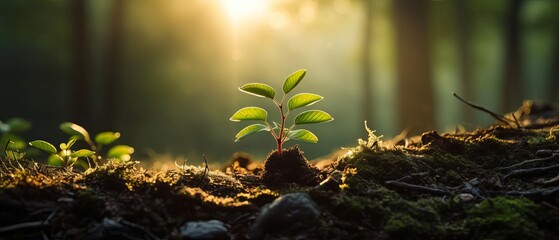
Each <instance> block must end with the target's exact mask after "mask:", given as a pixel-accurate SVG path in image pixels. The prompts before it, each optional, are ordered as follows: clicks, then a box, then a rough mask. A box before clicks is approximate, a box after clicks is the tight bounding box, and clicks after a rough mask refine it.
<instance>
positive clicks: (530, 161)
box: [499, 153, 559, 170]
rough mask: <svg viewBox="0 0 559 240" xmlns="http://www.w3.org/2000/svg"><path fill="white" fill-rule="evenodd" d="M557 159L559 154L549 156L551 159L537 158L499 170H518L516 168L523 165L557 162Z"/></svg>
mask: <svg viewBox="0 0 559 240" xmlns="http://www.w3.org/2000/svg"><path fill="white" fill-rule="evenodd" d="M555 159H559V153H554V154H553V155H551V156H549V157H544V158H535V159H530V160H526V161H523V162H521V163H517V164H513V165H510V166H508V167H502V168H501V169H499V170H506V169H511V168H516V167H520V166H522V165H526V164H529V163H535V162H544V161H548V160H555Z"/></svg>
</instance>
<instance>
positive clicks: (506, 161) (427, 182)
mask: <svg viewBox="0 0 559 240" xmlns="http://www.w3.org/2000/svg"><path fill="white" fill-rule="evenodd" d="M558 127H559V126H557V125H556V126H555V127H552V126H549V127H546V128H538V129H526V128H517V127H508V126H507V127H503V126H494V127H490V128H487V129H481V130H478V131H474V132H464V133H457V134H443V135H440V134H438V133H436V132H428V133H425V134H423V136H422V137H421V138H420V139H419V138H417V139H418V140H417V141H412V142H410V143H409V144H408V145H405V146H404V145H399V146H390V145H387V144H384V145H382V144H381V143H380V141H378V139H376V138H374V136H372V137H371V138H370V139H369V141H360V143H359V145H358V146H357V147H355V148H353V149H350V150H349V151H348V153H347V154H345V155H344V156H342V157H340V158H338V159H337V160H336V161H334V162H333V163H332V164H331V165H329V166H327V167H325V168H323V169H321V170H320V173H319V175H317V176H316V177H317V178H320V179H325V178H326V176H327V175H328V174H329V173H330V172H332V171H335V170H338V171H341V172H342V173H343V175H342V180H341V182H340V188H341V190H339V191H328V190H326V191H325V190H319V189H317V188H315V187H312V186H311V187H309V186H304V187H303V186H297V185H293V184H290V185H287V186H288V187H281V188H270V187H268V186H266V185H265V184H263V183H262V181H261V180H260V177H261V174H262V171H261V170H260V171H258V170H252V171H249V170H246V169H236V170H235V174H232V173H224V172H221V171H217V170H216V171H206V169H204V168H201V167H194V166H182V167H181V168H177V169H175V170H171V171H167V172H165V173H163V172H157V171H152V170H146V169H141V168H139V167H137V166H136V165H135V163H134V162H130V163H127V164H117V163H108V164H105V165H102V166H100V167H98V168H97V169H94V170H89V171H86V172H84V173H80V172H72V171H68V170H67V169H64V168H58V167H50V166H44V165H41V164H36V163H35V162H33V161H28V160H22V161H20V164H21V165H22V168H20V167H19V166H18V165H17V164H15V163H13V162H12V163H10V162H9V161H8V160H5V159H3V160H2V163H3V165H2V166H0V169H1V171H0V173H1V175H0V176H1V178H0V179H1V181H0V209H2V211H1V214H0V238H3V239H35V238H41V237H42V236H46V237H48V238H49V239H85V238H86V237H89V239H110V238H112V239H178V238H179V230H178V229H179V228H180V226H182V225H183V224H184V223H185V222H187V221H199V220H210V219H218V220H221V221H223V222H224V223H226V224H228V226H229V229H230V233H231V234H232V239H245V238H246V234H247V233H248V231H249V229H250V226H251V225H252V223H253V222H254V220H255V217H256V215H257V213H258V210H259V208H260V207H262V206H263V205H265V204H267V203H270V202H271V201H273V200H274V199H275V198H276V197H277V196H279V195H281V194H284V193H288V192H295V191H306V192H308V193H309V194H310V195H311V196H312V198H313V200H314V201H315V202H316V203H317V204H318V205H319V207H320V209H321V211H322V215H321V217H320V219H319V220H318V221H317V222H316V223H315V224H314V226H312V227H310V228H309V229H307V230H306V231H303V232H300V233H297V234H296V235H297V236H294V235H290V236H286V235H283V234H281V233H280V234H279V235H276V236H271V237H272V238H273V239H293V238H298V239H559V208H558V206H559V190H558V189H557V188H558V185H559V184H558V183H557V181H555V182H553V181H550V180H551V179H553V178H554V177H556V176H557V175H559V170H556V169H553V168H551V170H543V171H541V172H537V173H528V174H525V173H522V174H517V175H512V176H511V175H510V173H511V172H512V171H515V170H521V169H533V168H542V167H547V166H553V165H556V164H559V159H557V158H552V157H550V156H553V154H555V153H554V152H553V151H555V150H558V149H559V140H558V139H559V132H558V131H557V130H556V129H557V128H558ZM557 154H559V153H557ZM538 158H548V159H550V160H545V161H535V162H527V163H525V164H522V165H518V166H516V167H512V168H507V167H509V166H513V165H515V164H519V163H522V162H524V161H525V160H529V159H538ZM505 176H507V177H505Z"/></svg>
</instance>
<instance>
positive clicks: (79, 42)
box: [70, 0, 91, 125]
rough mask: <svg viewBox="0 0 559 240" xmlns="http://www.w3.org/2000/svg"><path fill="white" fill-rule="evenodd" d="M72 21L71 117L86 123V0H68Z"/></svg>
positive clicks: (88, 111)
mask: <svg viewBox="0 0 559 240" xmlns="http://www.w3.org/2000/svg"><path fill="white" fill-rule="evenodd" d="M70 11H71V15H70V16H71V18H72V19H71V22H72V24H73V25H72V34H73V35H72V44H73V45H72V48H73V56H72V57H73V61H72V62H73V66H72V81H73V83H74V84H73V86H72V99H71V102H72V119H71V121H74V122H76V123H78V124H83V125H88V124H89V121H90V116H89V113H90V104H89V101H88V96H87V94H88V92H87V88H88V83H89V79H90V77H91V74H90V72H89V63H90V62H89V57H90V56H89V49H90V46H89V39H90V38H89V35H88V31H87V30H88V26H87V25H88V23H87V15H88V13H87V2H86V1H85V0H72V1H70Z"/></svg>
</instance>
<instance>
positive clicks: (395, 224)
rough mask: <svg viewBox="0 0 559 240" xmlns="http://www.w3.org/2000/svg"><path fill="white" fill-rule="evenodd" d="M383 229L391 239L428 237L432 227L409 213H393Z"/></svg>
mask: <svg viewBox="0 0 559 240" xmlns="http://www.w3.org/2000/svg"><path fill="white" fill-rule="evenodd" d="M384 230H385V231H386V233H387V234H388V235H389V236H390V238H391V239H429V235H430V234H429V233H430V232H431V230H432V229H431V226H429V225H428V224H425V222H420V221H418V220H416V219H415V218H412V217H411V216H410V215H405V214H395V215H393V216H392V217H390V219H389V220H388V222H387V223H386V225H385V227H384Z"/></svg>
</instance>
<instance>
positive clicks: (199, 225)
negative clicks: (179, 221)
mask: <svg viewBox="0 0 559 240" xmlns="http://www.w3.org/2000/svg"><path fill="white" fill-rule="evenodd" d="M180 236H181V239H189V240H210V239H217V240H222V239H223V240H225V239H230V236H229V232H228V228H227V226H226V225H225V224H224V223H223V222H221V221H219V220H210V221H198V222H194V221H193V222H187V223H185V224H184V225H183V226H182V227H181V235H180Z"/></svg>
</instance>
